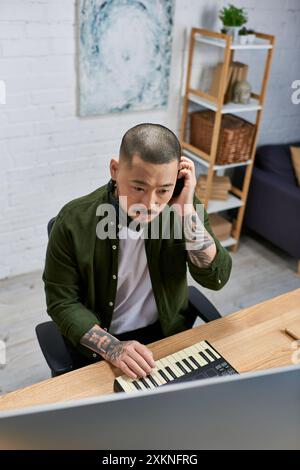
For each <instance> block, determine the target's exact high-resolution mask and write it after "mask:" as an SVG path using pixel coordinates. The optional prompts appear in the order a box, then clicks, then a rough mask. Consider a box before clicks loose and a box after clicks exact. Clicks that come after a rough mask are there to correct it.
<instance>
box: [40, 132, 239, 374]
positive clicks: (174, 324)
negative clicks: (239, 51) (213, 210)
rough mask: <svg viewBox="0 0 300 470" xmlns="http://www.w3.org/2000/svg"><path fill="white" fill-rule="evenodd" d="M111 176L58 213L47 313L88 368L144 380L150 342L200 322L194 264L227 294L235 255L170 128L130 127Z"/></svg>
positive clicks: (48, 267)
mask: <svg viewBox="0 0 300 470" xmlns="http://www.w3.org/2000/svg"><path fill="white" fill-rule="evenodd" d="M110 173H111V181H110V182H109V183H108V184H107V185H105V186H103V187H101V188H99V189H97V190H96V191H94V192H92V193H91V194H89V195H87V196H83V197H81V198H79V199H76V200H74V201H71V202H70V203H68V204H66V205H65V206H64V207H63V208H62V210H61V211H60V212H59V214H58V216H57V217H56V220H55V223H54V226H53V229H52V231H51V235H50V239H49V243H48V248H47V255H46V263H45V270H44V273H43V281H44V283H45V292H46V301H47V311H48V313H49V315H50V316H51V317H52V319H53V320H54V321H55V322H56V324H57V325H58V327H59V329H60V331H61V333H62V334H63V336H64V337H65V340H66V342H67V343H68V345H69V347H70V348H71V349H72V351H73V354H77V359H78V358H79V359H80V358H81V359H82V363H81V364H82V365H85V364H87V363H90V362H94V361H96V360H100V359H105V360H106V361H108V362H110V363H111V364H113V365H114V366H117V367H119V368H120V369H121V370H122V371H123V372H124V373H125V374H127V375H128V376H130V377H132V378H136V377H141V376H146V375H147V374H148V373H149V372H150V371H151V369H152V368H153V367H155V363H154V361H153V356H152V353H151V352H150V350H149V349H148V348H147V347H146V346H145V345H144V344H142V343H150V342H152V341H156V340H158V339H161V338H163V337H166V336H170V335H172V334H175V333H178V332H179V331H183V330H186V329H188V328H191V327H192V325H193V322H194V320H195V318H191V316H190V315H189V311H188V289H187V279H186V271H187V267H188V269H189V272H190V274H191V275H192V277H193V278H194V279H195V280H196V282H197V283H198V284H200V285H202V286H204V287H206V288H209V289H214V290H218V289H221V288H222V287H223V286H224V285H225V283H226V282H227V280H228V278H229V276H230V271H231V258H230V255H229V253H228V252H227V250H226V249H224V248H223V247H222V245H221V244H220V242H219V241H218V240H217V239H216V237H215V236H214V234H213V232H212V231H211V228H210V227H209V223H208V217H207V214H206V212H205V211H204V220H203V221H202V220H201V214H200V216H199V214H198V213H197V212H196V210H195V207H196V204H200V201H199V200H197V198H195V196H194V190H195V186H196V177H195V168H194V164H193V162H192V161H191V160H190V159H188V158H186V157H184V156H181V148H180V144H179V141H178V139H177V137H176V136H175V134H173V132H171V131H170V130H169V129H167V128H166V127H164V126H161V125H158V124H140V125H137V126H135V127H133V128H131V129H129V130H128V131H127V132H126V134H125V135H124V137H123V139H122V142H121V146H120V152H119V160H116V159H112V160H111V162H110ZM180 180H181V183H182V187H181V188H180V189H179V193H178V194H177V195H176V196H173V192H174V188H175V185H176V183H177V186H178V181H180ZM173 208H175V210H173ZM112 209H113V210H112ZM202 222H203V223H202ZM178 227H179V231H178ZM178 234H179V235H178ZM84 358H85V359H84Z"/></svg>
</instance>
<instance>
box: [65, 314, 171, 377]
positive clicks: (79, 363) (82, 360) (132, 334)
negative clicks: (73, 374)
mask: <svg viewBox="0 0 300 470" xmlns="http://www.w3.org/2000/svg"><path fill="white" fill-rule="evenodd" d="M114 337H115V338H117V339H119V340H120V341H129V340H135V341H138V342H139V343H142V344H149V343H153V342H154V341H158V340H160V339H163V338H165V336H164V334H163V332H162V329H161V326H160V323H159V322H158V321H157V322H155V323H153V324H152V325H149V326H146V327H145V328H140V329H138V330H134V331H128V332H126V333H121V334H120V335H114ZM65 342H66V345H67V348H68V350H69V353H70V355H71V357H72V361H73V368H74V369H79V368H80V367H84V366H88V365H90V364H94V363H95V361H92V360H90V359H89V358H88V357H86V356H84V355H83V354H81V353H80V352H79V351H77V350H76V349H75V348H74V346H72V344H71V343H70V342H69V341H68V340H66V339H65ZM97 360H103V359H102V357H101V356H99V355H97Z"/></svg>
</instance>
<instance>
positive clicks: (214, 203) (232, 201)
mask: <svg viewBox="0 0 300 470" xmlns="http://www.w3.org/2000/svg"><path fill="white" fill-rule="evenodd" d="M201 202H203V201H201ZM243 205H244V203H243V201H242V200H241V199H239V198H238V197H236V196H234V195H233V194H230V193H229V197H228V199H226V201H218V200H217V199H212V200H210V201H209V202H208V208H207V213H208V214H214V213H215V212H221V211H226V210H229V209H234V208H235V207H241V206H243Z"/></svg>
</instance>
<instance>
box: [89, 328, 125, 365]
mask: <svg viewBox="0 0 300 470" xmlns="http://www.w3.org/2000/svg"><path fill="white" fill-rule="evenodd" d="M80 343H81V344H82V345H83V346H86V347H87V348H89V349H92V350H93V351H95V352H96V353H98V354H100V355H101V356H103V357H104V359H107V360H109V361H112V360H116V359H117V358H118V357H119V356H120V355H121V354H122V353H123V351H124V346H123V343H122V341H119V340H118V339H117V338H115V337H114V336H112V335H111V334H109V333H107V331H104V330H102V329H101V328H100V327H99V326H98V325H95V326H93V327H92V328H91V329H90V330H89V331H88V332H87V333H86V334H85V335H84V336H83V337H82V338H81V340H80Z"/></svg>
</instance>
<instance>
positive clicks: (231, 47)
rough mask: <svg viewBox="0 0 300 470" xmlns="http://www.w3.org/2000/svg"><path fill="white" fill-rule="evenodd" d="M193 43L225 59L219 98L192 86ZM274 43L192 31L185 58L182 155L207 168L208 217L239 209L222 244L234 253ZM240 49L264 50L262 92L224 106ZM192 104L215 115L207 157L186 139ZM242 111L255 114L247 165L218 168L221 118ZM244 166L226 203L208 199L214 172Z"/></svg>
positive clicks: (264, 38)
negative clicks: (236, 40)
mask: <svg viewBox="0 0 300 470" xmlns="http://www.w3.org/2000/svg"><path fill="white" fill-rule="evenodd" d="M196 43H202V44H208V45H211V46H215V47H219V48H222V49H223V50H224V59H223V64H224V65H223V73H222V77H221V81H220V87H219V95H218V96H217V97H216V96H212V95H209V94H208V93H205V92H204V91H202V90H199V89H194V88H192V87H191V72H192V63H193V54H194V49H195V44H196ZM274 44H275V38H274V36H271V35H267V34H263V33H256V41H255V42H254V44H246V45H241V44H236V43H233V42H232V38H231V36H229V35H226V34H221V33H216V32H213V31H209V30H205V29H200V28H192V31H191V39H190V47H189V59H188V70H187V79H186V89H185V95H184V98H183V113H182V119H181V129H180V139H181V145H182V151H183V154H184V155H186V156H187V157H189V158H191V159H193V160H194V161H196V162H198V163H200V164H201V165H202V166H204V167H205V168H206V169H207V190H206V197H205V200H204V201H203V202H204V204H205V208H206V210H207V213H208V214H213V213H216V212H222V211H226V210H230V209H235V208H238V215H237V218H236V220H235V221H234V223H233V231H232V234H231V236H230V237H229V238H228V239H227V240H224V241H222V242H221V243H222V245H223V246H226V247H232V249H233V250H236V249H237V246H238V241H239V237H240V232H241V226H242V221H243V217H244V211H245V206H246V201H247V195H248V190H249V185H250V179H251V174H252V168H253V162H254V156H255V150H256V142H257V136H258V130H259V126H260V122H261V117H262V111H263V105H264V100H265V94H266V87H267V82H268V78H269V73H270V66H271V61H272V53H273V48H274ZM236 50H239V51H243V50H253V52H255V51H259V50H265V51H267V58H266V61H265V70H264V76H263V81H262V86H261V90H260V92H259V93H258V94H256V93H251V100H250V102H249V103H248V104H236V103H232V102H231V103H226V104H224V99H225V91H226V82H227V80H226V77H227V74H228V71H229V66H230V63H231V62H232V61H233V55H234V51H236ZM192 103H195V104H196V105H199V106H201V107H203V108H206V109H210V110H212V111H214V112H215V113H216V118H215V124H214V132H213V139H212V144H211V152H210V154H207V153H205V152H203V151H202V150H200V149H198V148H196V147H194V146H192V145H191V144H190V143H189V142H187V141H186V140H185V133H186V123H187V118H188V113H189V107H190V105H191V104H192ZM245 112H256V120H255V137H254V141H253V145H252V151H251V155H250V158H249V160H247V161H246V162H239V163H231V164H225V165H218V164H216V163H215V160H216V154H217V149H218V140H219V134H220V127H221V119H222V115H223V114H226V113H231V114H238V113H245ZM241 166H244V167H245V169H246V171H245V177H244V182H243V187H242V189H239V188H236V187H232V189H231V192H230V194H229V197H228V199H227V200H225V201H221V200H212V199H210V193H211V189H212V181H213V174H214V172H216V171H221V170H226V169H229V168H235V167H241Z"/></svg>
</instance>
